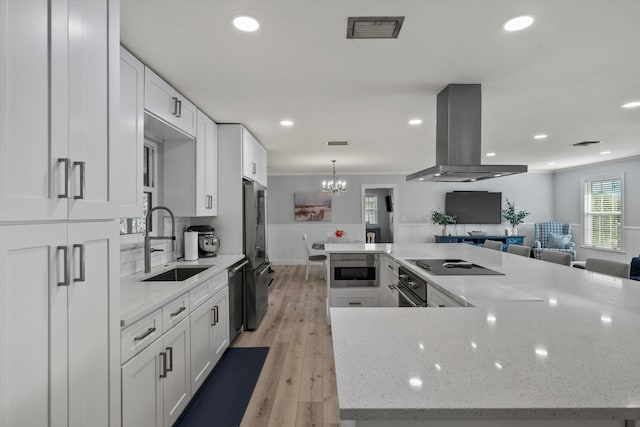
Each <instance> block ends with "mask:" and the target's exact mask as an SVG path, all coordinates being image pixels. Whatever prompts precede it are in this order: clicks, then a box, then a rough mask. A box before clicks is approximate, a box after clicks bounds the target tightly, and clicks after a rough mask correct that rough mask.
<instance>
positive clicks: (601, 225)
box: [584, 177, 622, 250]
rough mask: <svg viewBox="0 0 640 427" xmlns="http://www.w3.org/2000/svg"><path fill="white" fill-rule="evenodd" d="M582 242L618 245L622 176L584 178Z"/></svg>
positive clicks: (613, 246)
mask: <svg viewBox="0 0 640 427" xmlns="http://www.w3.org/2000/svg"><path fill="white" fill-rule="evenodd" d="M584 243H585V245H586V246H593V247H596V248H603V249H614V250H619V249H621V248H622V178H621V177H616V178H607V179H598V180H588V181H585V200H584Z"/></svg>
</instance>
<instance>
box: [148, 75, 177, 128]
mask: <svg viewBox="0 0 640 427" xmlns="http://www.w3.org/2000/svg"><path fill="white" fill-rule="evenodd" d="M176 101H177V97H176V93H175V91H174V90H173V88H172V87H171V86H169V85H168V84H167V83H166V82H165V81H164V80H162V78H160V76H158V75H157V74H156V73H154V72H153V71H151V69H150V68H148V67H145V69H144V109H145V110H147V111H148V112H150V113H151V114H153V115H155V116H157V117H159V118H161V119H163V120H165V121H166V122H168V123H173V121H174V118H175V114H176V113H177V108H178V107H177V103H176Z"/></svg>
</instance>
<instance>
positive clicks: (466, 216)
mask: <svg viewBox="0 0 640 427" xmlns="http://www.w3.org/2000/svg"><path fill="white" fill-rule="evenodd" d="M444 210H445V212H446V213H447V214H448V215H455V216H456V223H457V224H500V223H501V222H502V212H501V210H502V193H490V192H488V191H454V192H452V193H447V195H446V197H445V209H444Z"/></svg>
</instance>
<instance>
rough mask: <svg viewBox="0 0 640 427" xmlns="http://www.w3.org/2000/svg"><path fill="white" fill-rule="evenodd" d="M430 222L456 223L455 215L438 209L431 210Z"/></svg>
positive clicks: (440, 223)
mask: <svg viewBox="0 0 640 427" xmlns="http://www.w3.org/2000/svg"><path fill="white" fill-rule="evenodd" d="M431 222H433V223H434V224H438V225H445V226H446V225H448V224H455V223H456V216H455V215H447V214H446V213H442V212H440V211H436V210H433V211H431Z"/></svg>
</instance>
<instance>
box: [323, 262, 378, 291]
mask: <svg viewBox="0 0 640 427" xmlns="http://www.w3.org/2000/svg"><path fill="white" fill-rule="evenodd" d="M329 265H330V266H331V273H330V276H331V277H330V281H329V283H330V286H331V287H332V288H355V287H376V286H378V274H377V268H378V258H377V255H376V254H363V253H332V254H331V255H330V256H329Z"/></svg>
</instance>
